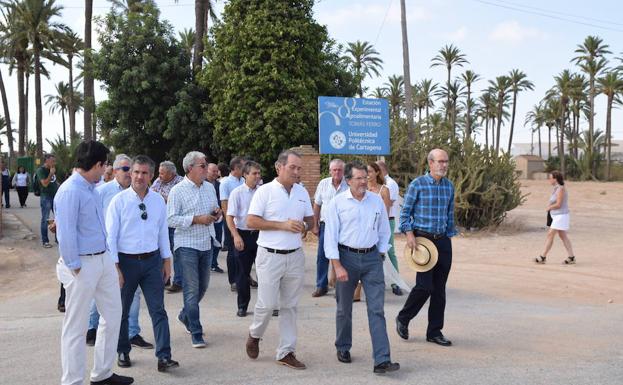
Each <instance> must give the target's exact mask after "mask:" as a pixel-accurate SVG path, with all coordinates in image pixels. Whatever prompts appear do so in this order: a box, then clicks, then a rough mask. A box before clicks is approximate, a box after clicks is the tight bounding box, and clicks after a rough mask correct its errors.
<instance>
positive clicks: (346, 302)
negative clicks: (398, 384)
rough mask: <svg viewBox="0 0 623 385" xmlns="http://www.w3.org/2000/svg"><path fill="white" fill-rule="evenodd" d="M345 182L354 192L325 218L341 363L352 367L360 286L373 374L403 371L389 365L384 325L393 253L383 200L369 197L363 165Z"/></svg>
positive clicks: (353, 167) (351, 167)
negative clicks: (386, 269)
mask: <svg viewBox="0 0 623 385" xmlns="http://www.w3.org/2000/svg"><path fill="white" fill-rule="evenodd" d="M345 177H346V180H347V182H348V186H349V190H348V191H346V192H345V193H343V194H340V195H337V196H336V197H335V198H333V200H332V201H331V202H330V203H329V207H328V208H327V214H326V217H325V226H326V227H325V239H324V241H325V243H324V248H325V253H326V255H327V258H329V260H331V263H332V264H333V268H334V270H335V277H336V279H337V282H336V284H335V298H336V300H337V312H336V316H335V323H336V338H335V347H336V349H337V359H338V360H339V361H340V362H344V363H350V362H351V357H350V348H351V347H352V339H353V338H352V337H353V336H352V334H353V319H352V311H353V294H354V293H355V287H356V286H357V282H359V281H361V282H362V284H363V289H364V290H365V293H366V306H367V308H368V323H369V326H370V336H371V337H372V350H373V352H372V357H373V358H374V368H373V370H374V373H379V374H381V373H386V372H392V371H395V370H398V369H400V365H399V364H398V363H395V362H391V360H390V352H389V339H388V337H387V329H386V325H385V314H384V310H383V308H384V305H385V293H384V291H385V282H384V277H383V258H385V256H384V254H385V253H386V252H387V249H388V247H389V231H390V230H389V220H388V217H387V210H386V209H385V204H384V203H383V200H382V199H381V198H380V197H379V195H377V194H374V193H371V192H368V191H367V184H368V171H367V168H366V166H365V165H364V164H362V163H360V162H353V163H348V164H347V165H346V168H345Z"/></svg>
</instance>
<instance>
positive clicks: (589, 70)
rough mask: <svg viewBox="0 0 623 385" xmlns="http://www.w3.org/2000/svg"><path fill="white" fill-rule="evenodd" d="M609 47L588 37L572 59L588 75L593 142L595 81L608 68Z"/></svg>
mask: <svg viewBox="0 0 623 385" xmlns="http://www.w3.org/2000/svg"><path fill="white" fill-rule="evenodd" d="M608 48H609V46H608V45H607V44H604V42H603V39H602V38H600V37H598V36H587V37H586V38H585V39H584V42H583V43H582V44H579V45H578V46H577V48H576V50H575V53H577V54H578V56H576V57H575V58H573V59H572V61H573V62H575V63H576V64H578V65H579V66H580V68H581V69H582V71H584V72H585V73H586V74H587V75H588V84H589V89H588V106H589V107H588V108H589V114H588V131H589V133H588V140H589V141H591V140H593V137H594V135H593V131H594V129H595V128H594V127H595V95H596V94H597V90H596V88H595V79H596V78H597V77H598V76H599V75H600V74H601V72H602V71H603V70H604V68H606V65H607V60H606V59H605V57H604V56H605V55H608V54H610V53H612V52H610V51H609V50H608ZM593 148H594V146H593V144H592V143H588V147H587V150H588V152H589V153H588V155H587V158H588V159H593V156H592V151H593ZM591 172H592V175H593V176H594V175H595V169H594V166H593V167H591Z"/></svg>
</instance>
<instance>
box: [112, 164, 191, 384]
mask: <svg viewBox="0 0 623 385" xmlns="http://www.w3.org/2000/svg"><path fill="white" fill-rule="evenodd" d="M155 167H156V166H155V163H154V162H153V161H152V160H151V159H150V158H149V157H147V156H145V155H139V156H137V157H135V158H134V160H133V161H132V169H131V176H132V184H131V186H130V188H128V189H126V190H124V191H122V192H120V193H118V194H117V195H115V196H114V198H113V199H112V200H111V202H110V206H109V207H108V210H107V212H106V221H105V222H106V231H107V233H108V234H107V237H106V243H107V244H108V249H109V250H110V254H111V256H112V257H113V258H114V259H115V262H117V263H118V264H119V269H120V270H121V273H122V274H123V279H124V284H123V287H122V288H121V303H122V307H123V311H122V316H121V330H120V331H119V342H118V345H117V353H118V355H119V366H122V367H129V366H131V361H130V350H131V345H130V339H129V338H128V313H129V311H130V306H131V305H132V301H133V298H134V293H135V292H136V289H137V288H138V287H139V286H140V287H141V289H142V291H143V295H144V296H145V302H146V303H147V308H148V309H149V315H150V317H151V322H152V324H153V328H154V334H155V338H156V357H157V358H158V365H157V368H158V371H159V372H164V371H167V370H168V369H170V368H174V367H177V366H179V364H178V363H177V362H176V361H173V360H172V359H171V345H170V334H169V320H168V317H167V312H166V310H165V308H164V283H165V282H166V281H167V280H168V279H169V277H170V276H171V248H170V245H169V229H168V226H167V208H166V204H165V203H164V198H162V196H160V194H158V193H156V192H153V191H150V190H149V182H150V181H151V179H152V177H153V175H154V169H155Z"/></svg>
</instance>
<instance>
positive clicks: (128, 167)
mask: <svg viewBox="0 0 623 385" xmlns="http://www.w3.org/2000/svg"><path fill="white" fill-rule="evenodd" d="M115 170H121V171H123V172H128V171H130V166H121V167H117V168H116V169H115Z"/></svg>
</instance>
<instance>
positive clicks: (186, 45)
mask: <svg viewBox="0 0 623 385" xmlns="http://www.w3.org/2000/svg"><path fill="white" fill-rule="evenodd" d="M178 35H179V38H180V45H181V46H182V49H183V50H184V52H185V53H186V56H188V57H192V54H193V46H194V45H195V31H193V29H192V28H184V30H182V31H179V33H178Z"/></svg>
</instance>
